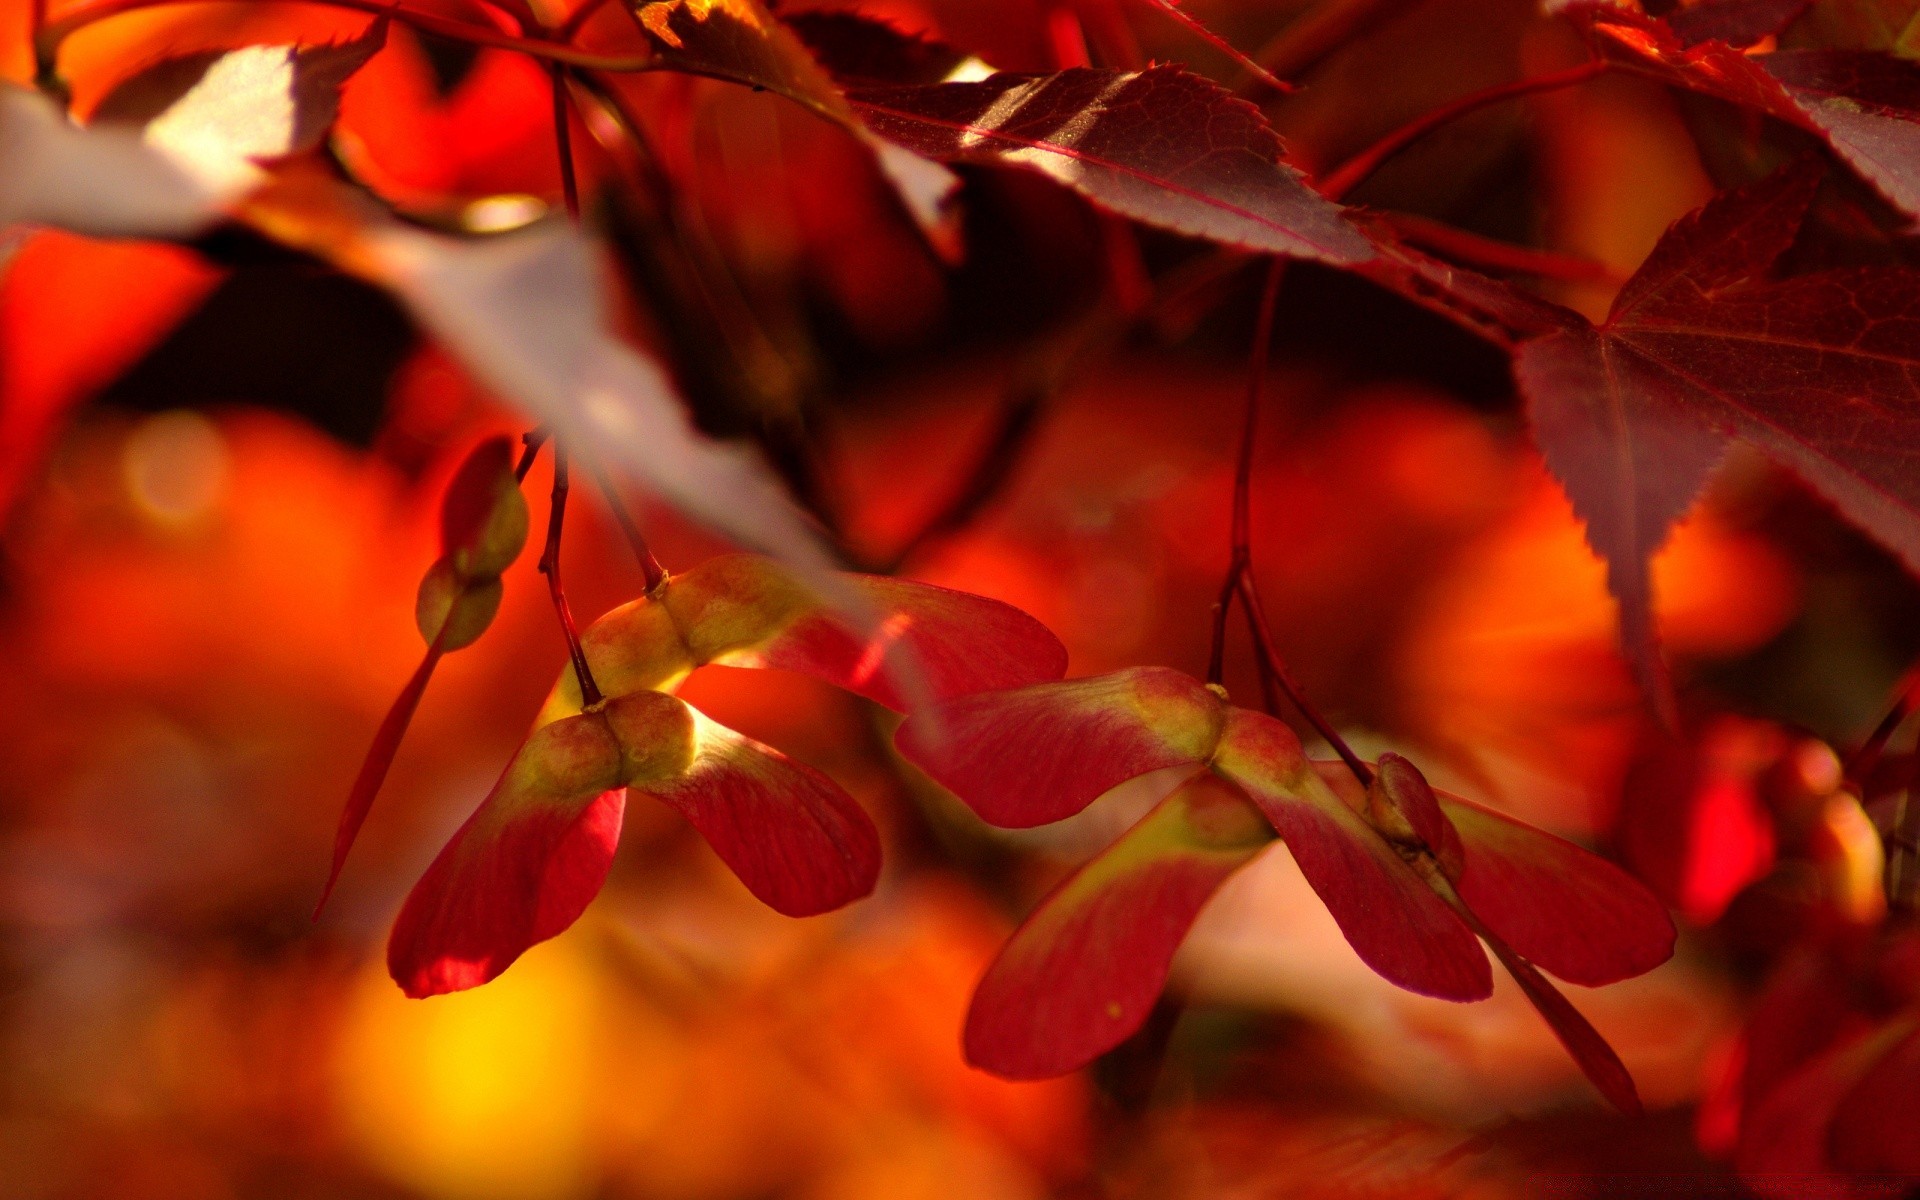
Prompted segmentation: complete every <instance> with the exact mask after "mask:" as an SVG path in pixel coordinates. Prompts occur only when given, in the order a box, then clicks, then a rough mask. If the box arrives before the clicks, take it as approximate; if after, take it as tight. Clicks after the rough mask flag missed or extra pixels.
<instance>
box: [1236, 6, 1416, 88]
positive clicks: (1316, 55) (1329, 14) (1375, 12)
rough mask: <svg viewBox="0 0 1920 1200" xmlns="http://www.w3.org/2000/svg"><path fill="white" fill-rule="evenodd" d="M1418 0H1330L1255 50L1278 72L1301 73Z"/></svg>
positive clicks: (1295, 74)
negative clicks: (1370, 24)
mask: <svg viewBox="0 0 1920 1200" xmlns="http://www.w3.org/2000/svg"><path fill="white" fill-rule="evenodd" d="M1417 3H1419V0H1327V2H1326V3H1324V4H1322V5H1320V6H1319V7H1318V8H1316V9H1314V10H1313V11H1312V12H1310V13H1307V14H1306V15H1305V16H1302V17H1298V18H1296V19H1295V20H1294V21H1293V22H1292V23H1291V24H1289V25H1288V26H1287V27H1286V28H1285V29H1283V30H1281V31H1280V32H1279V34H1278V35H1276V36H1275V37H1274V39H1273V40H1272V41H1270V42H1268V43H1267V44H1266V45H1265V46H1262V47H1261V48H1260V50H1259V51H1258V52H1257V53H1256V54H1254V56H1253V57H1254V59H1255V60H1256V61H1258V62H1259V63H1260V65H1261V66H1263V67H1265V68H1266V69H1267V70H1268V71H1271V72H1272V73H1273V74H1275V75H1290V76H1294V77H1296V78H1297V77H1299V76H1301V75H1304V74H1306V73H1307V72H1308V71H1311V70H1312V69H1313V68H1315V67H1317V66H1319V65H1320V62H1321V60H1323V59H1325V58H1326V57H1327V56H1328V55H1330V54H1332V53H1334V52H1335V51H1337V50H1339V49H1340V48H1341V47H1343V46H1345V45H1346V44H1347V43H1348V42H1350V41H1352V40H1353V39H1354V38H1355V37H1358V36H1359V35H1360V34H1361V33H1363V32H1365V31H1366V30H1365V26H1366V25H1368V24H1369V23H1370V22H1371V23H1374V24H1375V25H1376V26H1377V25H1384V24H1387V23H1388V22H1391V21H1392V20H1393V19H1394V18H1396V17H1398V16H1400V14H1401V13H1402V12H1404V11H1405V10H1407V9H1409V8H1412V7H1413V6H1414V5H1415V4H1417Z"/></svg>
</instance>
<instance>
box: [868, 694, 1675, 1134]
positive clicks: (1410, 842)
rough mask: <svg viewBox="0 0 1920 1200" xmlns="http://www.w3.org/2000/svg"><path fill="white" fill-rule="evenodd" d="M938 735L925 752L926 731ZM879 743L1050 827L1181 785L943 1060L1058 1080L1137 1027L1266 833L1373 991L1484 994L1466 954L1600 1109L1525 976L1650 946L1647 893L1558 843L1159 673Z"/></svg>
mask: <svg viewBox="0 0 1920 1200" xmlns="http://www.w3.org/2000/svg"><path fill="white" fill-rule="evenodd" d="M930 718H932V719H933V720H937V721H938V726H937V727H938V728H939V729H940V731H941V735H940V738H939V739H938V740H935V739H933V738H931V737H929V736H928V730H929V729H931V728H934V727H935V726H934V725H933V724H932V721H931V720H930ZM896 744H897V745H898V746H899V748H900V751H901V753H902V754H904V755H905V756H906V757H907V758H908V759H909V760H910V761H912V762H914V763H916V764H917V765H919V766H920V767H922V768H923V769H924V770H926V771H927V772H928V774H929V775H931V776H932V777H933V778H934V779H935V780H936V781H937V782H939V783H940V784H941V785H942V786H944V787H946V788H947V789H948V790H950V791H952V792H953V793H954V794H955V795H957V796H959V797H960V798H961V799H962V800H963V801H965V802H966V803H967V804H968V806H969V807H971V808H973V810H974V811H975V812H976V813H978V814H979V815H980V816H981V817H982V818H983V819H985V820H987V821H989V822H990V823H993V824H998V825H1004V826H1011V827H1021V826H1028V825H1037V824H1043V823H1046V822H1049V821H1053V820H1058V819H1060V818H1062V817H1065V816H1069V815H1071V814H1073V813H1075V812H1078V811H1080V810H1081V809H1082V808H1084V807H1086V805H1088V804H1089V803H1091V802H1092V801H1093V800H1094V799H1096V798H1097V797H1098V796H1100V795H1101V794H1102V793H1104V792H1106V791H1108V790H1110V789H1111V788H1113V787H1114V786H1117V785H1118V784H1120V783H1124V782H1126V781H1127V780H1129V779H1133V778H1138V777H1139V776H1141V775H1144V774H1146V773H1148V772H1151V771H1156V770H1165V769H1169V768H1173V767H1180V766H1188V767H1192V768H1193V769H1194V773H1193V774H1192V775H1190V776H1189V777H1188V779H1187V781H1186V782H1185V783H1184V784H1182V785H1180V786H1179V787H1177V788H1175V790H1174V791H1173V792H1172V793H1171V794H1170V795H1169V796H1168V797H1167V798H1166V799H1165V800H1163V801H1162V802H1161V804H1160V806H1159V807H1157V808H1156V809H1155V810H1154V811H1153V812H1152V813H1151V814H1149V815H1148V816H1147V817H1146V818H1145V819H1143V820H1142V821H1141V822H1140V823H1139V824H1137V825H1135V826H1134V827H1133V829H1131V830H1129V831H1128V832H1127V833H1126V834H1125V835H1123V836H1122V837H1121V838H1120V839H1119V840H1118V841H1117V842H1115V843H1114V845H1113V846H1111V847H1110V848H1108V849H1107V850H1106V851H1105V852H1103V853H1102V854H1101V855H1099V856H1098V857H1096V858H1095V859H1093V860H1092V861H1091V862H1089V863H1088V864H1086V865H1085V866H1083V867H1082V868H1081V869H1080V870H1079V871H1078V872H1076V873H1075V874H1074V875H1073V876H1071V877H1069V878H1068V879H1067V880H1066V881H1065V882H1064V883H1062V884H1061V885H1060V886H1059V888H1057V889H1056V890H1055V891H1054V892H1053V893H1052V894H1051V895H1050V896H1049V897H1048V898H1047V899H1045V900H1043V901H1042V902H1041V904H1040V906H1039V907H1038V908H1036V909H1035V911H1034V912H1033V914H1032V915H1031V916H1029V918H1028V919H1027V922H1026V923H1025V924H1024V925H1022V926H1021V928H1020V930H1019V931H1018V932H1016V933H1015V934H1014V936H1013V938H1012V940H1011V941H1010V942H1009V943H1008V945H1007V947H1006V949H1005V950H1003V951H1002V953H1001V956H1000V958H999V959H998V960H997V961H996V962H995V964H994V965H993V967H992V968H990V969H989V970H988V972H987V975H986V977H985V978H984V979H982V981H981V984H980V988H979V991H978V992H977V993H976V996H975V1000H974V1006H973V1009H972V1011H971V1012H970V1013H969V1015H968V1021H967V1037H966V1048H967V1054H968V1058H969V1059H970V1060H971V1061H972V1062H974V1063H975V1064H976V1065H979V1066H982V1067H985V1068H987V1069H989V1070H992V1071H995V1072H997V1073H1000V1074H1005V1075H1009V1076H1012V1077H1016V1078H1027V1077H1037V1076H1043V1075H1050V1074H1057V1073H1060V1072H1062V1071H1067V1070H1072V1069H1074V1068H1076V1067H1078V1066H1081V1065H1083V1064H1084V1063H1086V1062H1088V1061H1090V1060H1091V1059H1092V1058H1094V1057H1095V1056H1097V1055H1099V1054H1101V1053H1103V1052H1104V1051H1106V1050H1109V1049H1111V1048H1112V1047H1113V1046H1115V1045H1117V1044H1119V1042H1120V1041H1122V1040H1123V1039H1124V1038H1126V1037H1127V1036H1128V1035H1129V1034H1131V1033H1132V1032H1133V1031H1134V1030H1135V1029H1137V1028H1138V1027H1139V1025H1140V1023H1141V1022H1142V1021H1143V1020H1144V1019H1145V1018H1146V1015H1147V1013H1148V1010H1149V1009H1150V1008H1151V1006H1152V1004H1153V1001H1154V999H1155V997H1156V996H1157V995H1158V994H1159V992H1160V989H1161V988H1162V987H1163V986H1164V984H1165V981H1166V976H1167V970H1168V966H1169V963H1170V960H1171V958H1172V956H1173V952H1174V950H1175V949H1176V948H1177V947H1178V945H1179V943H1180V941H1181V940H1182V939H1183V938H1184V936H1185V934H1186V931H1187V929H1188V928H1189V927H1190V926H1191V925H1192V923H1193V920H1194V918H1195V917H1196V916H1197V915H1198V914H1199V911H1200V908H1201V907H1202V905H1204V904H1205V902H1206V899H1207V897H1208V896H1209V895H1211V894H1212V892H1213V891H1214V890H1215V889H1216V888H1218V887H1219V885H1220V884H1221V883H1223V882H1224V881H1225V880H1226V878H1227V877H1228V876H1229V875H1231V874H1232V873H1233V872H1234V871H1235V870H1237V869H1238V868H1239V867H1240V866H1242V865H1244V864H1245V863H1246V862H1247V861H1249V860H1251V858H1252V857H1253V856H1254V855H1255V854H1256V853H1258V852H1259V850H1260V849H1261V848H1262V847H1263V845H1264V844H1265V843H1266V842H1267V841H1268V840H1270V839H1271V838H1272V837H1274V836H1276V835H1277V836H1278V838H1279V840H1282V841H1284V842H1286V843H1287V847H1288V849H1289V850H1290V851H1292V853H1293V857H1294V859H1295V861H1296V862H1297V863H1298V864H1299V866H1300V870H1301V873H1302V874H1303V875H1305V876H1306V879H1307V882H1308V883H1309V884H1310V885H1311V886H1312V887H1313V889H1314V891H1315V892H1316V893H1318V895H1319V896H1320V898H1321V900H1322V901H1323V902H1324V903H1325V904H1326V906H1327V909H1328V911H1329V912H1330V913H1331V914H1332V915H1333V918H1334V921H1335V922H1336V923H1337V924H1338V925H1339V926H1340V930H1341V932H1342V933H1343V934H1344V935H1345V936H1346V938H1347V941H1348V943H1349V944H1350V945H1352V947H1353V948H1354V951H1355V952H1356V953H1357V954H1358V955H1359V956H1360V958H1361V959H1362V961H1364V962H1365V963H1366V964H1367V965H1368V966H1369V967H1371V968H1372V969H1373V970H1374V971H1375V972H1376V973H1378V974H1380V975H1381V976H1382V977H1384V978H1386V979H1387V980H1389V981H1390V982H1392V983H1394V984H1396V985H1398V986H1400V987H1403V988H1407V989H1408V990H1410V991H1415V992H1420V993H1422V994H1425V995H1431V996H1438V997H1441V998H1444V999H1450V1000H1477V999H1482V998H1484V997H1485V996H1487V995H1488V994H1489V993H1490V991H1491V988H1492V978H1491V974H1490V971H1489V969H1488V965H1487V960H1486V954H1485V952H1483V951H1482V950H1481V948H1480V946H1479V944H1478V942H1476V940H1475V935H1476V934H1478V935H1479V937H1480V938H1482V939H1484V940H1486V942H1487V943H1488V945H1489V946H1490V947H1492V948H1493V951H1494V953H1495V955H1496V956H1497V957H1499V958H1500V960H1501V961H1502V963H1503V964H1505V965H1506V966H1507V968H1508V969H1509V971H1510V972H1511V973H1513V975H1514V977H1515V978H1516V979H1517V980H1518V981H1519V982H1520V984H1521V986H1522V988H1523V990H1525V991H1526V993H1527V995H1528V997H1529V999H1531V1000H1532V1001H1533V1003H1534V1005H1535V1007H1536V1008H1538V1009H1539V1010H1540V1012H1541V1014H1542V1015H1543V1016H1544V1017H1545V1018H1546V1019H1547V1021H1548V1022H1549V1024H1550V1025H1551V1026H1552V1027H1553V1029H1554V1031H1555V1033H1556V1034H1557V1035H1559V1037H1560V1039H1561V1041H1562V1043H1563V1044H1564V1045H1565V1046H1566V1047H1567V1048H1568V1050H1569V1051H1570V1052H1571V1053H1572V1054H1573V1056H1574V1058H1575V1060H1576V1061H1577V1062H1579V1064H1580V1065H1581V1068H1582V1069H1583V1070H1584V1071H1586V1072H1587V1074H1588V1076H1589V1077H1590V1078H1591V1079H1593V1081H1594V1083H1595V1084H1596V1086H1598V1087H1599V1088H1600V1090H1601V1091H1602V1092H1603V1094H1605V1095H1606V1096H1607V1098H1608V1099H1609V1100H1610V1101H1612V1102H1613V1103H1614V1104H1616V1105H1617V1106H1619V1107H1620V1108H1622V1109H1623V1110H1626V1111H1633V1110H1635V1109H1637V1107H1638V1101H1637V1099H1636V1098H1635V1096H1634V1090H1633V1084H1632V1080H1631V1079H1630V1078H1629V1077H1628V1076H1627V1074H1626V1072H1625V1069H1624V1068H1623V1067H1621V1065H1620V1063H1619V1059H1618V1058H1617V1057H1616V1056H1615V1055H1614V1054H1613V1052H1612V1050H1611V1049H1610V1048H1608V1047H1607V1045H1606V1043H1605V1042H1604V1041H1603V1040H1602V1039H1601V1038H1600V1037H1599V1035H1598V1034H1597V1033H1595V1032H1594V1031H1593V1030H1592V1028H1591V1027H1590V1026H1589V1025H1587V1023H1586V1021H1585V1020H1584V1018H1581V1017H1580V1015H1579V1014H1578V1012H1577V1011H1575V1010H1574V1009H1573V1007H1572V1006H1571V1005H1570V1004H1568V1003H1567V1001H1566V1000H1565V998H1564V997H1562V996H1561V995H1560V994H1559V993H1558V992H1557V991H1555V990H1554V988H1553V987H1552V985H1551V984H1550V983H1548V982H1547V981H1546V980H1545V978H1544V977H1542V976H1541V975H1540V974H1539V972H1538V971H1537V970H1536V969H1535V965H1534V964H1535V963H1538V964H1539V965H1540V966H1543V967H1545V968H1546V969H1547V970H1550V971H1552V972H1554V973H1555V974H1557V975H1559V976H1560V977H1561V978H1563V979H1567V980H1569V981H1573V982H1579V983H1583V984H1591V985H1598V984H1602V983H1611V982H1615V981H1617V980H1620V979H1624V978H1628V977H1630V976H1633V975H1637V974H1640V973H1642V972H1645V971H1647V970H1650V969H1652V968H1653V967H1654V966H1656V965H1658V964H1659V963H1661V962H1663V961H1665V960H1666V959H1667V957H1668V956H1669V955H1670V954H1671V953H1672V948H1673V936H1674V931H1673V925H1672V923H1671V921H1669V920H1668V918H1667V915H1666V912H1665V910H1664V909H1663V908H1661V906H1660V904H1659V902H1658V901H1657V900H1655V899H1654V898H1653V896H1652V895H1651V894H1650V893H1648V892H1647V890H1646V889H1645V888H1643V887H1641V886H1640V885H1639V884H1638V883H1637V882H1636V881H1635V880H1633V879H1632V878H1631V877H1630V876H1628V875H1626V874H1625V873H1624V872H1622V871H1620V870H1619V869H1618V868H1617V867H1614V866H1612V865H1611V864H1609V863H1607V862H1605V861H1604V860H1602V859H1599V858H1597V857H1595V856H1593V855H1591V854H1588V853H1587V852H1585V851H1583V850H1581V849H1579V848H1578V847H1576V846H1574V845H1572V844H1571V843H1567V842H1563V841H1561V840H1560V839H1558V838H1554V837H1551V836H1549V835H1547V834H1543V833H1540V832H1539V831H1537V830H1534V829H1530V828H1528V827H1527V826H1524V825H1521V824H1519V823H1518V822H1515V821H1512V820H1510V819H1508V818H1506V817H1502V816H1499V815H1498V814H1495V813H1492V812H1490V811H1488V810H1485V809H1481V808H1478V807H1477V806H1474V805H1471V804H1469V803H1467V802H1466V801H1463V800H1458V799H1456V798H1452V797H1447V798H1444V799H1442V798H1438V797H1436V796H1435V794H1434V793H1433V791H1432V789H1430V788H1429V787H1428V786H1427V784H1426V781H1425V780H1424V779H1423V778H1421V777H1420V775H1419V772H1418V771H1417V770H1415V769H1414V768H1413V767H1412V765H1411V764H1410V763H1407V762H1406V761H1405V760H1404V759H1399V758H1397V757H1395V756H1386V757H1383V758H1382V760H1381V762H1380V764H1379V766H1378V768H1377V771H1376V774H1375V776H1374V783H1373V786H1372V788H1371V789H1369V790H1368V792H1367V794H1366V795H1365V796H1364V797H1357V796H1354V795H1352V794H1351V792H1352V791H1354V790H1356V789H1357V788H1358V784H1357V783H1356V782H1355V781H1354V780H1353V779H1352V778H1351V776H1349V775H1345V774H1344V772H1345V771H1346V770H1347V768H1346V767H1345V766H1344V764H1341V763H1329V764H1315V763H1311V762H1309V761H1308V760H1307V758H1306V756H1305V754H1304V753H1303V751H1302V750H1301V748H1300V743H1299V740H1298V739H1297V738H1295V737H1294V735H1293V733H1292V731H1290V730H1289V729H1288V728H1287V727H1286V726H1285V725H1283V724H1281V723H1280V722H1278V721H1276V720H1274V719H1273V718H1271V717H1268V716H1265V715H1262V714H1260V713H1255V712H1250V711H1248V710H1246V709H1241V708H1236V707H1233V706H1232V705H1230V704H1229V703H1227V701H1226V700H1225V699H1224V697H1223V696H1222V695H1221V694H1220V693H1219V692H1217V691H1216V690H1214V689H1213V688H1210V687H1207V686H1204V685H1202V684H1200V683H1199V682H1198V681H1196V680H1194V679H1192V678H1190V677H1188V676H1185V675H1182V674H1181V673H1179V672H1177V671H1171V670H1166V669H1163V668H1154V667H1143V668H1135V669H1133V670H1128V671H1121V672H1117V673H1115V674H1112V675H1107V676H1099V677H1095V678H1091V679H1076V680H1068V681H1065V682H1059V683H1043V684H1037V685H1034V686H1030V687H1026V688H1021V689H1016V690H1010V691H1002V692H988V693H981V694H976V695H971V696H962V697H960V698H957V699H954V700H950V701H948V702H946V703H943V704H941V705H939V706H937V707H936V708H934V709H933V710H931V711H930V712H929V713H925V714H919V713H916V714H915V715H914V716H912V717H909V718H908V720H907V722H906V723H905V724H904V725H902V726H901V728H900V730H899V732H898V734H897V735H896Z"/></svg>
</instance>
